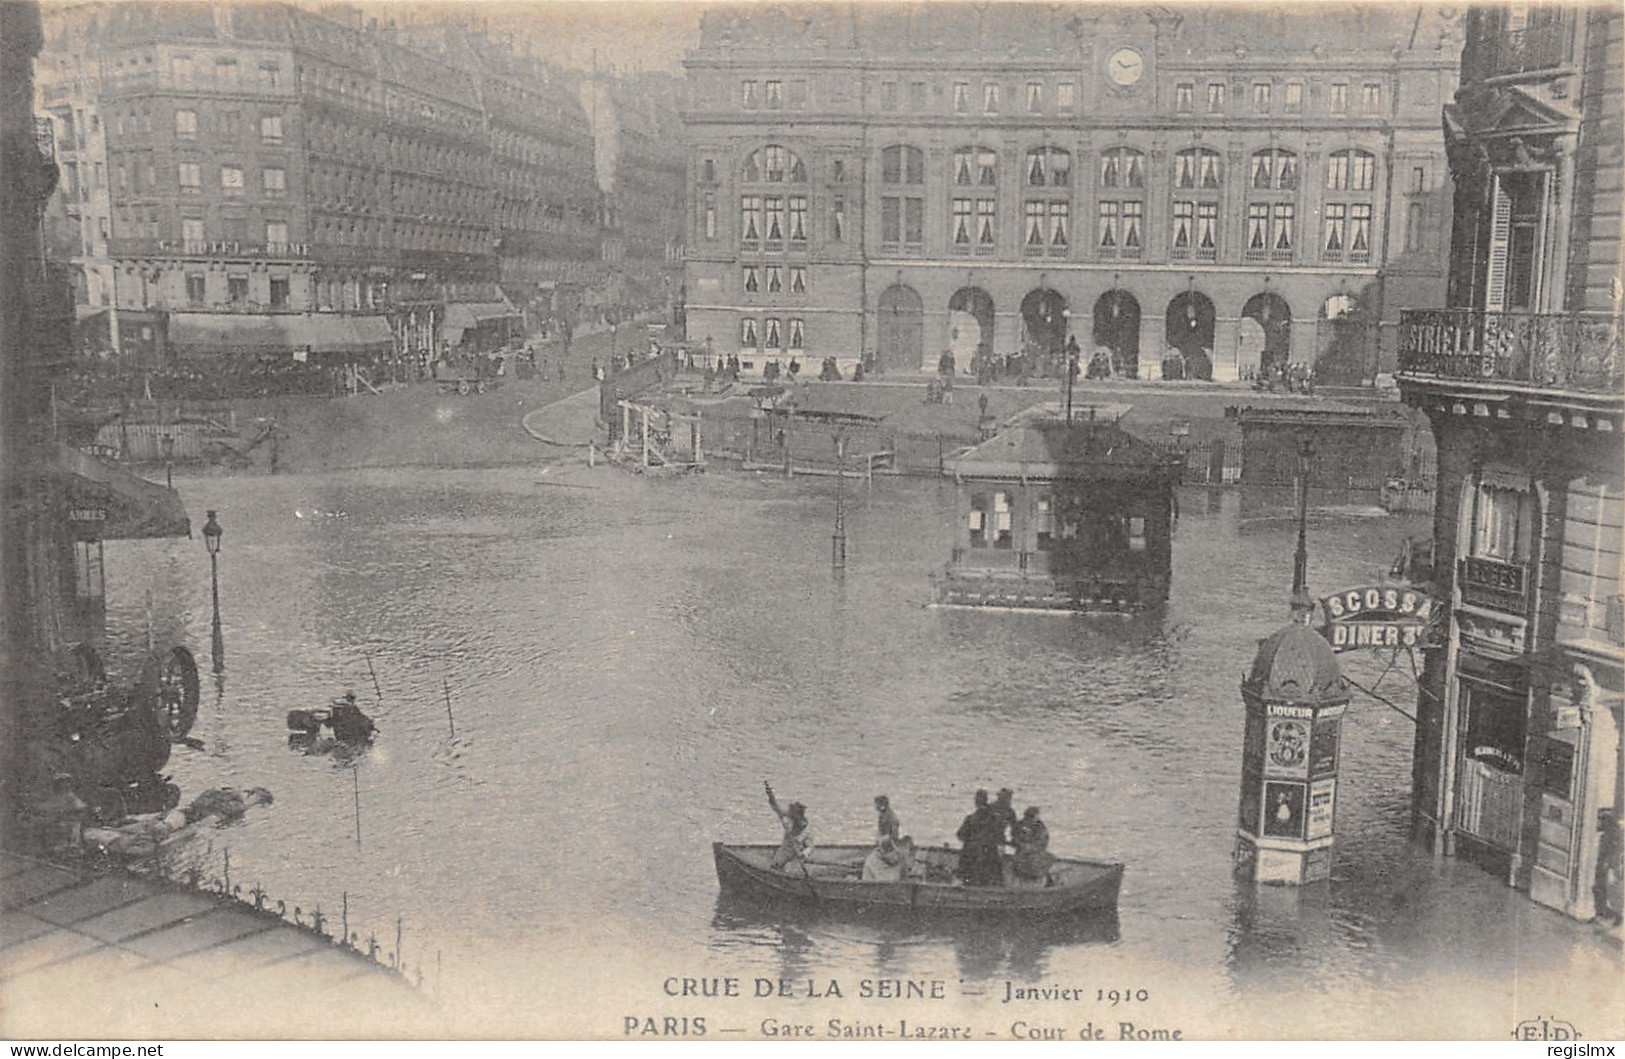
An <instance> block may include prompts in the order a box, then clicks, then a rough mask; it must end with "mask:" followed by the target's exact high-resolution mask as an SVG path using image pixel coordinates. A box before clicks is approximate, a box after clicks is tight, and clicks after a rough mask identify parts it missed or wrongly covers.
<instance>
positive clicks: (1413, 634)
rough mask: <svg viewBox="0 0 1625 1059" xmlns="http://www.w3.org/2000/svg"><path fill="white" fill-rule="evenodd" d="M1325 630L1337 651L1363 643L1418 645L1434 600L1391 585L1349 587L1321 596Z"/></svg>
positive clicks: (1373, 645) (1368, 645)
mask: <svg viewBox="0 0 1625 1059" xmlns="http://www.w3.org/2000/svg"><path fill="white" fill-rule="evenodd" d="M1320 606H1321V609H1322V611H1323V612H1324V613H1325V615H1326V624H1325V626H1324V628H1323V629H1322V630H1321V632H1322V634H1323V635H1324V636H1325V637H1326V642H1327V643H1329V644H1331V645H1332V650H1334V651H1353V650H1356V649H1358V648H1361V647H1417V646H1420V645H1421V643H1422V632H1423V630H1424V629H1425V628H1427V623H1428V619H1429V618H1430V617H1431V616H1432V615H1433V600H1432V599H1431V598H1429V597H1428V596H1426V595H1424V594H1423V593H1421V592H1417V591H1415V590H1414V589H1408V588H1396V587H1393V586H1391V585H1373V586H1368V587H1364V588H1347V589H1344V590H1343V591H1341V592H1334V593H1332V594H1331V595H1329V596H1324V597H1322V598H1321V601H1320Z"/></svg>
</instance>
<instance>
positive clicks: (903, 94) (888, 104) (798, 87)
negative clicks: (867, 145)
mask: <svg viewBox="0 0 1625 1059" xmlns="http://www.w3.org/2000/svg"><path fill="white" fill-rule="evenodd" d="M930 87H931V86H930V85H929V83H928V82H925V81H910V82H908V83H907V84H906V85H905V84H903V83H901V82H898V81H892V80H886V81H881V82H880V91H879V99H878V103H879V107H880V109H881V110H884V111H896V110H901V109H903V101H904V100H905V99H906V100H907V104H908V107H907V109H909V110H912V111H925V110H929V109H930ZM978 87H980V92H978V91H977V88H978ZM1199 87H1203V88H1205V90H1206V92H1205V102H1206V108H1205V110H1206V113H1208V114H1224V113H1226V112H1227V109H1228V108H1229V103H1228V100H1227V98H1226V97H1227V95H1228V92H1229V84H1228V82H1225V81H1209V82H1207V83H1206V84H1205V85H1204V86H1199V85H1198V84H1197V83H1196V82H1194V81H1181V82H1178V83H1176V84H1175V85H1174V112H1175V113H1176V114H1193V113H1195V112H1196V99H1197V89H1198V88H1199ZM1280 87H1281V92H1280V97H1279V98H1280V113H1282V114H1302V113H1303V112H1304V97H1305V84H1304V82H1303V81H1287V82H1285V84H1283V85H1281V86H1280ZM1355 87H1356V86H1354V85H1352V84H1351V83H1349V82H1347V81H1333V82H1332V83H1331V84H1330V85H1329V86H1328V87H1327V100H1326V109H1327V111H1328V112H1329V113H1332V114H1348V113H1350V111H1349V100H1350V94H1351V91H1353V90H1354V88H1355ZM1025 88H1026V91H1025V94H1024V96H1023V99H1024V101H1025V107H1024V109H1025V111H1026V113H1028V114H1044V113H1048V112H1049V109H1050V105H1051V101H1053V107H1054V109H1055V110H1056V111H1060V112H1062V113H1071V112H1072V111H1074V110H1075V109H1076V108H1077V105H1078V85H1077V82H1076V81H1057V82H1054V83H1049V82H1045V81H1028V82H1026V86H1025ZM1003 91H1004V84H1003V82H999V81H982V82H980V84H979V86H978V84H976V83H973V82H971V81H954V82H953V83H952V86H951V88H950V97H949V98H950V100H951V106H952V108H953V112H954V113H955V114H972V113H980V114H998V113H1000V112H1001V109H1002V105H1003V100H1002V94H1003ZM1358 91H1359V98H1360V113H1361V114H1364V115H1367V116H1377V115H1380V114H1381V113H1382V105H1383V104H1382V99H1383V91H1382V82H1380V81H1366V82H1363V83H1361V84H1360V85H1359V86H1358ZM809 99H810V94H809V91H808V85H807V82H806V81H801V80H794V81H789V82H785V81H782V80H768V81H759V80H756V79H754V78H750V79H746V80H742V81H740V82H739V105H740V106H741V107H742V108H744V109H745V110H758V109H765V110H805V109H806V108H807V106H808V104H809ZM1251 100H1252V112H1253V113H1255V114H1272V113H1275V112H1276V111H1275V100H1276V85H1275V84H1274V83H1273V82H1272V81H1254V82H1252V96H1251Z"/></svg>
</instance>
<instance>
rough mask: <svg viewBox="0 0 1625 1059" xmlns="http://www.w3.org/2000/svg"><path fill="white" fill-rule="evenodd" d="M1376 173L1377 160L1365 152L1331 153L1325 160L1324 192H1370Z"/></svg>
mask: <svg viewBox="0 0 1625 1059" xmlns="http://www.w3.org/2000/svg"><path fill="white" fill-rule="evenodd" d="M1376 172H1377V158H1376V156H1375V155H1373V154H1371V153H1369V152H1367V151H1359V150H1353V149H1350V150H1345V151H1333V152H1332V153H1331V154H1330V155H1329V156H1327V159H1326V190H1327V191H1370V190H1371V189H1372V187H1373V185H1374V184H1375V181H1376Z"/></svg>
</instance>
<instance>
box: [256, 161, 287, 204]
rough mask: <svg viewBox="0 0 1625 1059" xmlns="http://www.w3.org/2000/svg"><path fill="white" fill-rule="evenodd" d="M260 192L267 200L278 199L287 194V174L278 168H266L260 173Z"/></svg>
mask: <svg viewBox="0 0 1625 1059" xmlns="http://www.w3.org/2000/svg"><path fill="white" fill-rule="evenodd" d="M260 190H262V191H264V192H265V197H266V198H268V199H279V198H282V197H283V196H284V195H286V194H287V193H288V172H287V170H285V169H283V168H281V167H280V166H267V167H266V168H265V169H263V170H261V171H260Z"/></svg>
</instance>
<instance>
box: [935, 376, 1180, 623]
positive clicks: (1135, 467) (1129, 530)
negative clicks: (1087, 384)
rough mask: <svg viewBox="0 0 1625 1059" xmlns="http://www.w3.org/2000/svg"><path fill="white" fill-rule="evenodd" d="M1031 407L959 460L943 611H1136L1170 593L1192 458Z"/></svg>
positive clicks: (1095, 416) (1108, 415) (1091, 418)
mask: <svg viewBox="0 0 1625 1059" xmlns="http://www.w3.org/2000/svg"><path fill="white" fill-rule="evenodd" d="M1126 411H1127V408H1126V407H1124V406H1114V407H1101V408H1084V409H1082V410H1081V411H1080V414H1079V415H1078V416H1076V417H1075V418H1074V419H1073V421H1072V422H1071V423H1070V424H1069V423H1068V422H1067V420H1066V418H1065V417H1064V416H1062V415H1059V414H1058V413H1057V410H1056V409H1054V408H1039V409H1032V410H1029V411H1028V412H1027V413H1024V414H1023V415H1021V416H1018V417H1016V418H1015V419H1013V420H1011V421H1010V422H1009V423H1007V424H1006V425H1005V427H1004V429H1002V430H1001V431H1000V432H999V433H998V434H995V435H994V436H993V437H991V438H989V439H988V440H987V441H984V442H982V443H981V444H980V445H977V446H975V447H974V448H972V449H970V450H968V451H967V452H966V453H965V454H964V455H962V456H961V457H959V459H958V460H956V461H955V462H954V465H953V468H954V481H955V482H956V484H957V485H958V491H959V498H958V511H959V517H958V519H957V523H958V530H957V532H956V534H955V540H954V550H953V556H952V558H951V559H950V560H949V562H948V566H947V567H946V568H945V569H944V570H943V571H942V572H941V574H940V575H939V576H938V577H937V578H936V602H937V604H938V605H940V606H974V607H1003V608H1009V609H1021V610H1046V611H1107V612H1126V611H1135V610H1139V609H1141V608H1142V607H1145V606H1148V605H1151V604H1155V603H1160V602H1161V601H1163V600H1164V599H1166V598H1167V597H1168V579H1169V566H1170V562H1169V552H1170V547H1169V536H1170V533H1171V532H1172V529H1173V509H1174V486H1175V485H1177V484H1178V482H1179V478H1180V474H1181V468H1182V460H1181V458H1180V457H1179V456H1178V455H1177V454H1176V455H1170V454H1168V453H1165V452H1163V451H1162V450H1160V449H1158V448H1156V447H1155V446H1153V445H1151V444H1149V443H1147V442H1144V441H1141V440H1140V439H1139V438H1136V437H1135V436H1134V435H1132V434H1130V433H1128V432H1127V431H1126V430H1124V429H1123V428H1122V427H1120V426H1118V425H1117V422H1116V420H1117V419H1118V418H1120V417H1121V415H1122V413H1124V412H1126Z"/></svg>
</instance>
